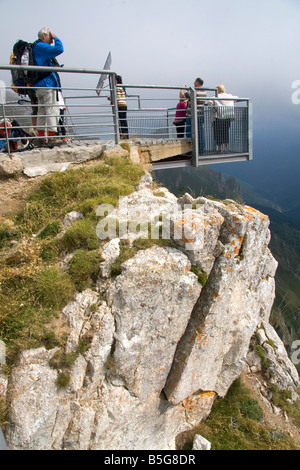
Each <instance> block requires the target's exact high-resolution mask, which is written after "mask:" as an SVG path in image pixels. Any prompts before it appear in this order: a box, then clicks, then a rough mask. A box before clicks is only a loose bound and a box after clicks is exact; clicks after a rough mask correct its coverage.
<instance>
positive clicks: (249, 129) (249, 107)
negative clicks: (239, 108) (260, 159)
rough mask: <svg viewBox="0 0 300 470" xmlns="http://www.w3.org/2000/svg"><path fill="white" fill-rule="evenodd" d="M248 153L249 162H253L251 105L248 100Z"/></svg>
mask: <svg viewBox="0 0 300 470" xmlns="http://www.w3.org/2000/svg"><path fill="white" fill-rule="evenodd" d="M248 152H249V160H253V124H252V103H251V101H250V100H248Z"/></svg>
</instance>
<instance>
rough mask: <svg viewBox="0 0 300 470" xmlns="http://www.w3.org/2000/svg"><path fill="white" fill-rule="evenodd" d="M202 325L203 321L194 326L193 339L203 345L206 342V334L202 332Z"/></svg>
mask: <svg viewBox="0 0 300 470" xmlns="http://www.w3.org/2000/svg"><path fill="white" fill-rule="evenodd" d="M204 327H205V323H203V325H201V326H198V328H196V337H195V340H196V341H197V343H198V345H199V346H205V345H206V344H207V342H208V340H207V335H206V334H205V333H204Z"/></svg>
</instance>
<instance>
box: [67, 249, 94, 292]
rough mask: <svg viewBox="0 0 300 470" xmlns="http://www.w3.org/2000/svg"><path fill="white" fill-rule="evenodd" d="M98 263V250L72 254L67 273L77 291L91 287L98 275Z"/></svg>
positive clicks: (80, 251)
mask: <svg viewBox="0 0 300 470" xmlns="http://www.w3.org/2000/svg"><path fill="white" fill-rule="evenodd" d="M100 262H101V256H100V253H99V250H94V251H86V250H79V251H77V252H76V253H75V254H74V256H73V258H72V260H71V262H70V266H69V270H68V273H69V275H70V277H71V279H72V281H73V282H74V284H75V286H76V289H77V290H79V291H82V290H84V289H86V288H88V287H91V285H92V284H93V282H94V281H95V280H96V278H97V275H98V273H99V269H100Z"/></svg>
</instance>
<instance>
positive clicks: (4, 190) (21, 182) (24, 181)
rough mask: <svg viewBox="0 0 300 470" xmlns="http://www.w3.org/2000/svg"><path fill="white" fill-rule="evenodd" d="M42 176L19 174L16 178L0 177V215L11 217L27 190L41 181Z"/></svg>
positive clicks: (21, 203)
mask: <svg viewBox="0 0 300 470" xmlns="http://www.w3.org/2000/svg"><path fill="white" fill-rule="evenodd" d="M42 178H43V177H42V176H40V177H36V178H28V177H27V176H25V175H20V176H18V177H16V178H5V179H0V194H1V198H0V217H3V218H6V217H11V216H12V215H13V214H15V213H16V212H18V211H19V210H20V209H21V208H22V206H23V204H24V199H25V197H26V195H27V194H28V192H29V191H30V190H31V189H32V188H33V187H34V186H35V185H36V184H38V182H39V181H41V179H42Z"/></svg>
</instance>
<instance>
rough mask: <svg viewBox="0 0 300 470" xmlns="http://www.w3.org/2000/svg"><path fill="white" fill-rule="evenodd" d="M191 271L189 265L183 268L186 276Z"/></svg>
mask: <svg viewBox="0 0 300 470" xmlns="http://www.w3.org/2000/svg"><path fill="white" fill-rule="evenodd" d="M189 270H190V267H189V265H186V266H185V267H184V268H183V272H184V274H186V273H187V272H189Z"/></svg>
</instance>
